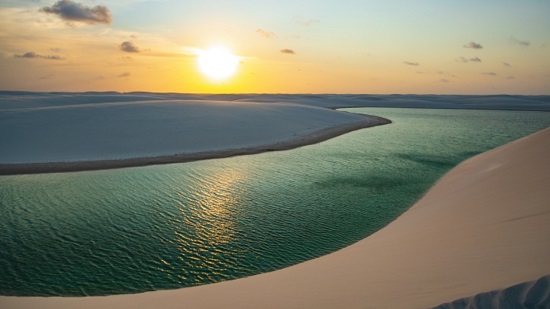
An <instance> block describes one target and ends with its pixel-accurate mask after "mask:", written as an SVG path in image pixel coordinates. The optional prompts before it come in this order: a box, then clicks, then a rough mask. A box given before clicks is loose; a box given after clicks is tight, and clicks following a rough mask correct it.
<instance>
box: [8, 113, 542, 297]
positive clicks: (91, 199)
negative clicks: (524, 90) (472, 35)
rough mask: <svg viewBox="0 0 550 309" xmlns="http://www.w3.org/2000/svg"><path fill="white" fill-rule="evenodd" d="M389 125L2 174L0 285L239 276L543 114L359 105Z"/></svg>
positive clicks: (404, 192) (129, 283) (92, 286)
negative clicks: (100, 167) (152, 159)
mask: <svg viewBox="0 0 550 309" xmlns="http://www.w3.org/2000/svg"><path fill="white" fill-rule="evenodd" d="M353 111H355V112H364V113H367V114H373V115H378V116H382V117H386V118H389V119H391V120H392V121H393V122H394V123H393V124H391V125H386V126H382V127H375V128H369V129H364V130H360V131H356V132H352V133H349V134H346V135H343V136H340V137H337V138H334V139H331V140H329V141H325V142H323V143H320V144H317V145H311V146H306V147H302V148H299V149H294V150H290V151H282V152H272V153H264V154H259V155H250V156H241V157H235V158H227V159H217V160H207V161H200V162H192V163H185V164H171V165H163V166H150V167H139V168H128V169H119V170H107V171H93V172H78V173H62V174H44V175H21V176H3V177H0V231H1V234H0V278H1V280H0V294H4V295H105V294H118V293H133V292H141V291H147V290H156V289H168V288H177V287H184V286H191V285H198V284H205V283H211V282H217V281H222V280H228V279H234V278H240V277H244V276H249V275H252V274H257V273H261V272H266V271H270V270H274V269H279V268H282V267H285V266H289V265H292V264H296V263H298V262H301V261H305V260H308V259H311V258H314V257H318V256H321V255H324V254H327V253H330V252H332V251H335V250H337V249H339V248H342V247H344V246H347V245H350V244H352V243H353V242H356V241H358V240H360V239H362V238H364V237H366V236H368V235H370V234H372V233H373V232H375V231H376V230H378V229H380V228H381V227H383V226H385V225H386V224H388V223H389V222H391V221H392V220H393V219H395V218H396V217H397V216H398V215H399V214H401V213H402V212H403V211H405V210H406V209H407V208H408V207H410V206H411V205H412V204H413V203H414V202H415V201H416V200H417V199H418V198H419V197H420V196H421V195H422V194H423V193H424V192H425V191H426V190H427V189H428V188H429V187H430V186H431V185H432V184H433V183H434V182H435V181H436V180H437V179H438V178H439V177H440V176H441V175H442V174H444V173H445V172H446V171H448V170H449V169H451V168H452V167H453V166H455V165H456V164H457V163H459V162H460V161H462V160H464V159H466V158H468V157H471V156H473V155H475V154H477V153H480V152H483V151H486V150H488V149H491V148H494V147H496V146H498V145H502V144H504V143H506V142H509V141H511V140H515V139H517V138H520V137H522V136H525V135H527V134H530V133H532V132H535V131H538V130H541V129H544V128H546V127H548V126H550V116H549V114H548V113H542V112H517V111H514V112H510V111H467V110H427V109H388V108H363V109H353Z"/></svg>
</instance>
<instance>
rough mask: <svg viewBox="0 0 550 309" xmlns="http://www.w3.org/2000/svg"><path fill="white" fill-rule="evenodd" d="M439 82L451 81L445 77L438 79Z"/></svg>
mask: <svg viewBox="0 0 550 309" xmlns="http://www.w3.org/2000/svg"><path fill="white" fill-rule="evenodd" d="M439 82H440V83H450V82H451V81H450V80H448V79H445V78H442V79H440V80H439Z"/></svg>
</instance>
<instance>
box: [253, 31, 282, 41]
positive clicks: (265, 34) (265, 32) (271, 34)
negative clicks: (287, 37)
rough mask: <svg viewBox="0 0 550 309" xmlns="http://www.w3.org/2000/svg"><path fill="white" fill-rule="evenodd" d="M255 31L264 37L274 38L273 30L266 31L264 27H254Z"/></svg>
mask: <svg viewBox="0 0 550 309" xmlns="http://www.w3.org/2000/svg"><path fill="white" fill-rule="evenodd" d="M256 33H257V34H259V35H261V36H263V37H264V38H266V39H274V38H275V37H277V35H276V34H275V33H274V32H271V31H267V30H264V29H256Z"/></svg>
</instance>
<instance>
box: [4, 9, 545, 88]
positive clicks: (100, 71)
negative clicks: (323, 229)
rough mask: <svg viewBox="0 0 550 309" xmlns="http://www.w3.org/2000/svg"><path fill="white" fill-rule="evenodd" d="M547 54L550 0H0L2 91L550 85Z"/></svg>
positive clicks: (535, 86) (530, 86) (533, 86)
mask: <svg viewBox="0 0 550 309" xmlns="http://www.w3.org/2000/svg"><path fill="white" fill-rule="evenodd" d="M212 46H221V47H223V48H226V49H228V50H230V51H232V52H233V54H234V55H235V56H236V57H238V58H236V59H238V65H237V70H236V72H235V74H234V75H231V76H229V77H227V78H224V79H212V78H210V77H208V76H206V75H205V74H204V72H202V71H201V70H199V65H198V63H197V58H198V57H199V56H200V55H201V53H204V51H205V50H208V49H209V48H211V47H212ZM549 55H550V1H548V0H516V1H514V0H484V1H472V0H462V1H458V0H457V1H452V0H426V1H423V0H418V1H411V0H388V1H369V0H330V1H329V0H294V1H290V0H289V1H286V0H278V1H271V0H269V1H267V0H266V1H261V0H258V1H251V0H227V1H222V0H217V1H216V0H197V1H190V0H117V1H115V0H97V1H91V0H90V1H88V0H75V1H72V0H62V1H55V0H54V1H48V0H26V1H25V0H18V1H5V0H0V68H1V70H0V90H29V91H110V90H113V91H154V92H187V93H235V92H240V93H373V94H385V93H403V94H408V93H410V94H415V93H422V94H424V93H434V94H495V93H498V94H501V93H504V94H550V56H549Z"/></svg>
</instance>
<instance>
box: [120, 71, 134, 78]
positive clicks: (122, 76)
mask: <svg viewBox="0 0 550 309" xmlns="http://www.w3.org/2000/svg"><path fill="white" fill-rule="evenodd" d="M130 75H131V74H130V72H124V73H122V74H119V75H117V77H118V78H125V77H130Z"/></svg>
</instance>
